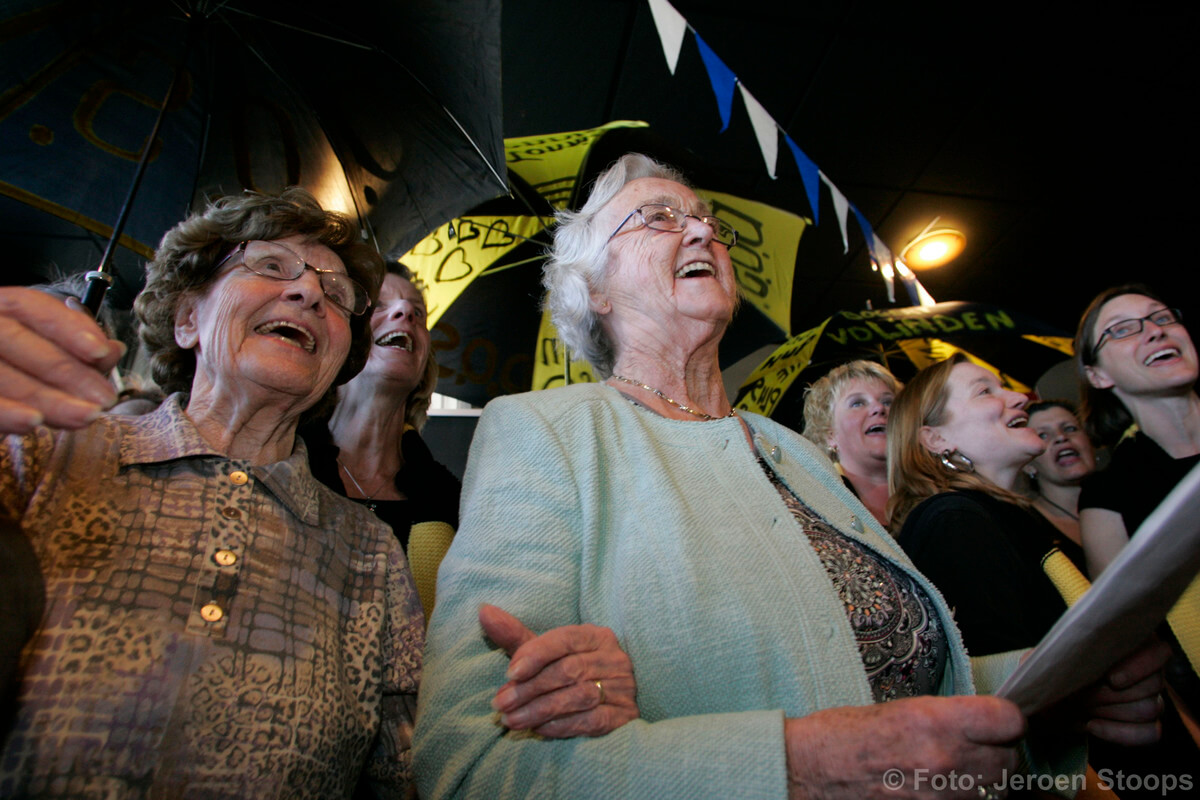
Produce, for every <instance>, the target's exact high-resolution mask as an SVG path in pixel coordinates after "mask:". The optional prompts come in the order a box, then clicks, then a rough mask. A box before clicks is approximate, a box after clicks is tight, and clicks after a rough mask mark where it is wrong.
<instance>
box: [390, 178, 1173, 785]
mask: <svg viewBox="0 0 1200 800" xmlns="http://www.w3.org/2000/svg"><path fill="white" fill-rule="evenodd" d="M560 223H561V224H560V226H559V228H558V230H557V232H556V235H555V245H554V250H553V254H552V257H551V260H550V262H549V263H548V265H547V267H546V285H547V288H548V289H549V290H550V295H549V296H550V300H549V305H550V309H551V312H552V314H553V317H554V321H555V324H556V325H557V326H558V330H559V333H560V335H562V337H563V338H564V340H565V341H566V342H567V343H568V345H569V346H570V347H571V348H572V349H573V350H575V352H577V353H580V354H582V355H583V356H584V357H586V358H587V359H588V360H589V361H590V362H591V364H592V366H593V367H594V368H595V370H596V372H597V373H598V374H599V375H600V376H601V377H602V378H603V381H602V382H601V383H598V384H585V385H576V386H570V387H565V388H561V389H554V390H549V391H544V392H536V393H531V394H525V395H517V396H513V397H506V398H501V399H499V400H496V401H493V403H492V404H491V405H489V406H488V408H487V409H486V410H485V411H484V414H483V417H482V418H481V420H480V423H479V427H478V430H477V433H476V436H475V441H474V443H473V445H472V451H471V457H470V461H469V463H468V467H467V472H466V476H465V478H464V486H463V504H462V509H461V511H462V520H461V526H460V528H459V531H458V535H457V536H456V538H455V540H454V543H453V544H452V545H451V547H450V551H449V553H448V554H447V556H446V560H445V561H444V562H443V566H442V571H441V573H440V575H439V580H438V608H437V612H436V614H435V615H434V616H433V619H432V620H431V625H430V630H429V639H428V649H427V658H428V661H427V672H426V679H425V682H424V684H423V685H422V690H421V698H420V709H419V714H418V722H417V731H416V739H415V741H414V747H415V762H414V768H415V771H416V774H417V781H418V788H419V790H420V793H421V795H422V796H423V797H426V798H431V799H432V798H441V797H450V796H453V797H492V798H496V797H499V798H503V797H526V796H540V797H551V796H558V797H572V798H578V797H597V798H599V797H603V798H612V797H681V798H683V797H686V798H691V797H701V796H705V797H740V798H749V797H773V798H781V797H785V796H790V797H848V798H849V797H853V798H861V797H873V796H887V797H896V796H897V795H896V794H895V793H894V792H893V789H895V788H896V785H895V783H888V782H887V781H885V773H886V774H887V775H889V776H890V777H891V778H892V780H894V779H895V776H897V775H899V776H902V777H901V780H902V781H905V782H906V785H904V786H903V792H902V795H901V796H910V797H927V796H933V795H935V794H937V796H940V797H946V796H955V797H972V798H978V797H980V796H981V792H980V791H978V789H979V786H980V785H982V786H987V785H990V784H992V783H995V782H999V781H1000V780H1001V779H1002V778H1003V776H1004V774H1005V770H1008V771H1009V772H1011V771H1012V770H1013V769H1014V768H1015V766H1016V763H1017V756H1016V743H1017V742H1018V741H1019V740H1020V739H1021V737H1022V735H1023V733H1024V731H1025V724H1026V722H1025V719H1024V718H1023V717H1022V715H1021V713H1020V712H1019V711H1018V710H1017V708H1016V707H1015V706H1014V705H1012V704H1011V703H1008V702H1006V701H1004V700H1000V699H997V698H993V697H974V696H969V695H971V694H973V692H974V690H975V688H976V679H977V677H978V676H973V674H972V669H971V664H970V663H969V661H968V659H967V655H966V652H965V651H964V649H963V647H962V644H961V640H960V638H959V636H958V633H957V631H956V629H955V627H954V623H953V621H952V619H951V614H950V610H949V608H947V606H946V604H945V603H944V602H943V601H942V599H941V597H940V595H939V594H938V592H937V590H936V589H934V588H933V586H932V585H930V584H929V582H928V581H927V580H926V579H925V578H924V577H922V576H921V575H920V573H918V572H917V571H916V570H915V569H914V568H913V567H912V565H911V563H910V562H909V561H908V559H907V558H906V557H905V556H904V554H903V552H902V551H901V550H900V548H899V547H898V546H897V545H896V544H895V542H894V541H893V540H892V539H891V538H890V537H889V536H887V534H886V533H885V532H884V531H883V529H882V528H881V527H880V526H879V524H878V523H877V522H876V521H875V519H874V518H873V517H872V516H871V514H870V512H868V511H867V510H866V509H865V508H864V507H863V505H862V504H861V503H860V502H859V501H858V500H857V499H856V498H855V497H854V495H853V494H852V493H851V492H850V491H849V490H847V489H846V487H845V486H844V485H843V484H842V482H841V481H840V480H839V478H838V476H837V474H836V473H835V472H834V471H833V470H832V469H831V468H830V464H829V461H828V459H826V458H825V456H824V455H823V454H822V453H821V452H820V450H819V449H818V448H816V447H814V446H813V445H812V444H811V443H809V442H807V441H805V440H804V439H802V438H801V437H800V436H798V435H796V434H795V433H793V432H791V431H789V430H788V429H786V428H784V427H782V426H780V425H778V424H776V423H774V422H772V421H771V420H769V419H766V418H764V417H760V416H757V415H755V414H750V413H744V412H737V413H735V412H734V410H733V409H732V407H731V405H730V402H729V399H728V397H727V396H726V394H725V391H724V389H723V385H722V381H721V373H720V369H719V367H718V363H717V347H718V345H719V343H720V340H721V337H722V335H723V334H724V332H725V329H726V327H727V326H728V324H729V322H730V318H731V317H732V314H733V310H734V307H735V306H736V304H737V286H736V279H735V276H734V272H733V265H732V262H731V259H730V254H729V249H730V248H731V247H733V246H734V245H735V244H736V242H737V235H736V233H735V232H734V231H733V230H732V229H731V228H730V226H729V225H727V224H726V223H725V222H723V221H722V220H720V219H719V218H717V217H714V216H713V215H712V213H711V211H710V210H709V208H708V206H707V205H706V204H705V203H704V202H703V201H701V200H700V198H699V197H697V195H696V193H695V192H694V191H693V190H692V189H691V188H690V187H689V186H688V185H687V184H686V183H685V182H684V180H683V179H682V177H681V176H680V175H679V174H678V173H676V172H675V171H673V170H671V169H669V168H666V167H664V166H662V165H660V164H657V163H655V162H653V161H651V160H650V159H648V158H646V157H644V156H638V155H627V156H625V157H623V158H622V159H620V160H619V161H618V162H617V163H616V164H615V165H614V166H613V167H611V168H610V169H609V170H608V171H607V172H606V173H605V174H604V175H602V176H601V177H600V179H599V180H598V181H597V182H596V185H595V187H594V188H593V190H592V193H591V196H590V197H589V199H588V201H587V203H586V204H585V205H584V207H583V209H582V210H581V211H580V212H578V213H563V214H562V215H561V217H560ZM484 601H487V602H499V603H500V604H501V605H503V606H504V607H505V608H507V609H508V610H510V611H512V612H513V613H515V614H517V615H518V616H519V617H521V618H522V619H523V620H524V621H525V622H526V623H527V624H529V625H530V626H531V627H532V628H534V629H535V630H536V629H539V628H548V627H552V626H555V625H564V624H577V623H594V624H597V625H604V626H608V627H610V628H612V629H613V630H614V631H615V632H616V634H617V637H618V638H619V639H620V642H621V644H622V646H623V647H624V649H625V650H626V652H628V654H629V656H630V658H631V659H632V660H633V664H634V670H635V674H636V676H637V681H638V691H637V704H638V708H639V710H640V713H641V718H640V719H636V720H633V721H631V722H629V723H627V724H625V725H623V726H621V727H619V728H617V729H616V730H614V731H613V732H611V733H609V734H607V735H605V736H602V737H598V738H590V739H571V740H558V741H543V740H537V739H533V738H530V737H528V736H525V735H521V734H520V733H517V732H513V731H511V730H505V727H506V726H505V720H504V718H503V717H501V718H499V719H496V718H495V716H494V714H493V713H492V711H493V707H494V705H500V704H502V702H503V700H504V698H503V697H502V696H501V697H494V686H495V683H496V681H497V679H498V678H500V677H501V676H503V675H504V674H505V673H506V670H507V672H508V674H510V675H511V674H513V673H520V672H521V671H522V670H523V669H524V668H525V667H524V665H523V664H521V663H519V662H518V661H516V660H515V659H514V661H513V662H512V663H510V662H509V661H508V660H507V659H506V658H505V656H504V654H503V653H502V652H499V651H498V650H496V649H494V648H491V647H489V645H488V643H487V642H486V640H485V639H484V637H482V636H481V635H480V632H479V625H478V623H477V622H476V614H477V609H478V606H479V604H480V603H481V602H484ZM1013 659H1015V656H1013ZM1156 659H1157V654H1155V657H1154V658H1142V659H1140V660H1137V661H1135V662H1132V663H1131V664H1130V665H1129V666H1128V668H1127V673H1128V674H1130V675H1143V674H1145V673H1146V672H1153V670H1154V669H1155V668H1156V667H1157V660H1156ZM1010 663H1011V661H1010ZM981 683H982V681H981ZM596 689H597V692H598V693H599V694H603V693H604V691H605V690H604V688H603V680H600V681H597V685H596ZM1149 691H1150V690H1149V689H1148V688H1147V686H1146V685H1144V684H1139V686H1138V688H1136V689H1135V690H1133V695H1134V696H1132V697H1125V696H1121V697H1119V698H1118V699H1119V700H1126V699H1140V698H1142V697H1143V696H1144V695H1146V693H1147V692H1149ZM501 694H503V693H501ZM930 695H960V696H956V697H935V696H930ZM1105 699H1111V698H1105ZM1149 705H1150V704H1148V703H1147V704H1144V705H1143V706H1140V707H1138V710H1139V711H1140V713H1141V717H1139V719H1142V720H1145V725H1149V727H1150V729H1151V730H1153V721H1152V720H1153V714H1152V709H1150V708H1149ZM1137 727H1138V728H1139V730H1140V729H1141V728H1142V727H1144V726H1137ZM1077 755H1081V754H1077ZM1081 765H1082V760H1081V759H1077V763H1076V766H1081ZM922 770H930V772H928V773H922V772H921V771H922ZM951 770H954V771H956V772H957V773H958V774H960V775H971V776H972V777H973V781H972V782H971V785H970V786H965V782H964V783H961V784H959V785H958V786H957V787H951V790H950V791H946V789H947V787H946V786H945V785H943V784H938V788H939V789H942V790H943V791H942V792H940V793H939V792H935V791H934V788H933V787H932V786H931V785H930V784H929V782H928V781H925V782H922V781H920V780H916V776H918V775H921V774H926V775H928V774H934V773H940V774H947V773H949V772H950V771H951ZM982 794H983V795H988V796H997V795H996V793H995V792H993V791H992V790H990V789H988V790H983V792H982Z"/></svg>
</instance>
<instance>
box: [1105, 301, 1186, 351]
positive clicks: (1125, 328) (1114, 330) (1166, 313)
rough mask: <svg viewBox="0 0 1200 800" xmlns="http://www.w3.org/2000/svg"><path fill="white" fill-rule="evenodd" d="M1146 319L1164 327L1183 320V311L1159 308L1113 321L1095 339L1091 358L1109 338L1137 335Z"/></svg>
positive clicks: (1125, 337)
mask: <svg viewBox="0 0 1200 800" xmlns="http://www.w3.org/2000/svg"><path fill="white" fill-rule="evenodd" d="M1147 320H1149V321H1150V322H1153V323H1154V324H1155V325H1157V326H1158V327H1160V328H1165V327H1167V326H1168V325H1178V324H1179V323H1180V322H1183V313H1182V312H1180V310H1179V309H1178V308H1160V309H1159V310H1158V311H1155V312H1154V313H1153V314H1147V315H1146V316H1144V317H1135V318H1134V319H1123V320H1120V321H1119V322H1114V323H1113V324H1112V325H1109V326H1108V327H1107V328H1105V329H1104V330H1103V331H1101V332H1100V338H1099V339H1097V340H1096V346H1095V347H1093V348H1092V360H1093V361H1095V359H1096V354H1097V353H1099V352H1100V347H1101V345H1103V344H1104V343H1105V342H1107V341H1108V340H1109V339H1128V338H1129V337H1130V336H1137V335H1138V334H1139V333H1141V332H1142V329H1144V328H1145V327H1146V321H1147Z"/></svg>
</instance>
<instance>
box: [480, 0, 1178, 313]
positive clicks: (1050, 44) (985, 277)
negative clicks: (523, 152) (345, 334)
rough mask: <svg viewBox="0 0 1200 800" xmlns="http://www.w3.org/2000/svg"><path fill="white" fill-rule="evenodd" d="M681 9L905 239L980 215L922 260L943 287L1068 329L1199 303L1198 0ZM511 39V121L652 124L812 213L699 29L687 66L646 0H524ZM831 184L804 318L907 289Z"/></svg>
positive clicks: (509, 22)
mask: <svg viewBox="0 0 1200 800" xmlns="http://www.w3.org/2000/svg"><path fill="white" fill-rule="evenodd" d="M673 5H674V6H675V8H676V9H677V10H678V11H679V12H680V13H681V14H682V15H683V16H684V17H685V18H686V19H687V20H688V22H689V24H690V25H691V26H692V28H693V29H694V30H695V32H696V33H697V34H698V35H699V36H700V37H702V38H703V39H704V41H705V42H707V43H708V45H709V46H710V47H711V48H712V49H713V50H714V51H715V52H716V54H717V55H718V56H720V58H721V59H722V60H723V61H724V62H725V64H726V65H727V66H728V67H729V68H730V69H732V70H733V72H734V73H735V74H736V75H737V76H738V78H739V79H740V80H741V81H742V82H743V83H744V84H745V85H746V87H747V88H748V89H749V90H750V91H751V92H752V93H753V94H754V96H755V97H756V98H757V99H758V100H759V102H761V103H762V105H763V106H764V107H765V108H766V109H767V111H769V112H770V114H771V115H772V116H773V117H774V118H775V120H776V121H777V122H778V123H779V124H780V126H781V127H782V128H783V129H785V130H786V131H787V132H788V133H789V134H790V135H791V137H792V138H793V139H794V140H795V141H796V143H797V144H798V145H799V146H800V147H801V148H802V149H803V150H804V151H805V152H806V153H807V154H808V156H809V157H810V158H812V160H813V161H815V162H816V163H817V164H818V165H819V166H820V167H821V169H822V171H823V172H824V173H825V174H826V175H828V176H829V178H830V179H831V180H832V181H833V182H834V183H835V184H836V185H837V186H838V187H839V188H840V189H841V190H842V191H843V192H844V193H845V195H846V196H847V198H848V199H849V200H850V202H851V203H853V204H854V205H856V206H857V207H858V208H859V209H860V210H861V211H862V212H863V214H864V216H865V217H866V218H867V219H868V220H869V222H870V223H871V224H872V225H873V226H874V228H875V230H876V232H877V233H879V235H880V237H881V238H882V239H883V240H884V241H885V242H887V243H888V244H889V245H890V246H891V247H892V248H893V249H895V250H897V251H898V250H899V249H900V247H901V246H902V245H903V244H904V243H906V242H907V241H908V240H909V239H910V238H911V237H913V236H914V235H915V234H917V233H918V232H919V231H920V230H921V229H922V228H924V227H925V226H926V224H927V223H929V222H930V221H931V220H932V219H933V217H934V216H938V215H940V216H941V218H942V221H943V222H947V223H954V224H955V225H956V226H957V227H960V228H961V229H962V230H964V231H965V232H966V233H967V236H968V240H969V241H968V245H967V249H966V251H965V252H964V253H963V255H962V256H960V257H959V258H958V259H957V261H955V262H953V263H952V264H950V265H948V266H946V267H943V268H941V269H940V270H934V271H926V272H923V273H920V274H919V277H920V279H921V281H922V282H923V283H924V284H925V286H926V287H927V288H928V290H929V291H930V293H931V294H932V295H933V296H934V297H935V298H936V299H938V300H976V301H985V302H991V303H997V304H1000V305H1004V306H1009V307H1012V308H1014V309H1017V310H1020V311H1024V312H1027V313H1030V314H1033V315H1036V316H1039V317H1041V318H1043V319H1044V320H1046V321H1047V322H1050V323H1053V324H1055V325H1058V326H1060V327H1061V328H1063V329H1064V330H1068V329H1073V327H1074V324H1075V321H1076V319H1077V318H1078V315H1079V313H1080V311H1081V310H1082V309H1083V307H1084V305H1085V304H1086V302H1087V301H1088V299H1089V298H1090V297H1091V296H1092V295H1093V294H1095V293H1096V292H1097V291H1099V290H1100V289H1102V288H1104V287H1106V286H1108V285H1111V284H1115V283H1120V282H1125V281H1130V280H1139V281H1146V282H1148V283H1150V284H1151V285H1153V286H1154V287H1156V288H1158V289H1159V290H1160V291H1161V292H1163V293H1165V294H1167V295H1168V297H1169V298H1170V299H1171V300H1172V302H1174V303H1176V304H1179V305H1183V306H1184V307H1185V308H1186V307H1187V305H1188V299H1187V297H1185V295H1184V292H1183V290H1184V289H1185V288H1191V286H1193V285H1194V281H1192V279H1191V278H1190V277H1189V273H1190V272H1191V269H1192V268H1191V265H1190V264H1189V262H1188V261H1187V259H1188V258H1189V256H1188V253H1189V252H1190V241H1189V240H1190V237H1189V236H1188V234H1187V231H1188V230H1189V228H1190V225H1191V223H1192V220H1193V219H1194V218H1195V211H1196V208H1197V198H1196V196H1195V195H1194V193H1193V191H1192V183H1193V182H1194V180H1195V175H1196V157H1195V155H1194V149H1193V147H1192V140H1193V138H1194V136H1193V133H1192V130H1191V127H1192V123H1189V122H1188V120H1189V119H1191V116H1190V112H1188V111H1187V108H1188V107H1189V106H1190V105H1191V103H1192V102H1193V101H1194V99H1195V88H1196V83H1197V71H1196V68H1195V67H1194V66H1193V63H1192V61H1193V53H1192V41H1193V39H1194V37H1195V35H1196V33H1197V25H1196V21H1197V20H1196V16H1197V15H1196V11H1195V10H1193V9H1191V8H1190V7H1185V6H1184V5H1183V4H1170V5H1169V6H1168V5H1165V4H1164V5H1161V6H1160V5H1156V4H1140V5H1137V6H1134V5H1132V4H1089V5H1087V6H1085V5H1078V4H1049V3H1036V4H1035V3H1017V4H1004V5H1000V6H995V7H994V8H995V11H993V12H990V13H989V12H987V11H985V10H984V7H982V6H973V5H969V4H961V3H960V4H953V5H951V4H944V5H938V4H923V3H894V2H893V3H889V2H876V1H871V2H828V1H826V2H803V1H800V0H798V1H796V2H787V3H755V2H750V3H734V2H727V1H725V2H714V1H713V0H675V2H674V3H673ZM502 36H503V39H502V41H503V87H504V114H505V117H504V131H505V136H510V137H511V136H524V135H530V134H536V133H549V132H556V131H566V130H575V129H582V128H589V127H593V126H596V125H599V124H602V123H604V122H607V121H609V120H613V119H641V120H645V121H647V122H649V123H651V126H652V128H653V129H654V130H655V131H656V132H657V133H659V134H661V135H662V136H664V137H665V138H666V139H668V140H669V141H671V142H672V143H673V144H674V145H676V146H678V147H679V148H681V150H683V151H684V152H683V155H682V156H681V157H680V160H682V161H684V162H685V163H683V164H681V166H684V167H685V169H694V168H696V165H700V166H701V168H702V169H704V170H706V171H712V172H715V173H720V174H722V175H725V176H727V177H728V179H729V182H730V184H731V185H733V186H736V187H738V188H740V189H742V190H744V191H745V192H746V193H747V195H748V196H760V197H764V198H767V197H779V198H781V200H780V201H779V202H778V203H777V204H779V205H789V204H790V205H791V206H792V207H793V209H794V210H798V211H800V212H801V213H804V214H806V215H807V214H808V213H809V212H808V211H807V202H806V201H805V200H804V199H803V194H802V190H801V189H800V188H799V187H800V181H799V180H798V178H797V177H796V171H795V168H794V166H792V162H791V160H790V158H791V157H790V155H788V154H787V149H786V147H785V146H783V145H782V144H781V148H780V149H781V152H780V156H779V164H780V170H779V172H780V177H779V179H778V180H777V181H774V182H772V181H771V179H770V178H769V177H767V175H766V172H765V170H764V169H763V167H762V159H761V156H760V154H759V149H758V146H757V144H756V143H755V139H754V136H753V133H752V129H751V126H750V123H749V120H748V118H747V116H746V112H745V110H744V108H743V105H742V101H741V100H740V99H735V100H734V107H733V118H732V122H731V124H730V126H729V129H728V130H726V131H725V132H723V133H722V132H720V126H721V123H720V118H719V115H718V112H717V107H716V102H715V100H714V98H713V93H712V91H711V90H710V87H709V83H708V80H707V78H706V73H705V72H704V68H703V66H702V62H701V60H700V56H699V54H698V50H697V47H696V44H695V41H694V37H693V36H692V35H691V34H690V33H689V34H688V35H687V36H686V37H685V40H684V44H683V51H682V54H681V57H680V63H679V68H678V70H677V72H676V74H675V75H674V76H672V75H671V74H670V72H669V71H668V69H667V66H666V61H665V59H664V56H663V51H662V47H661V46H660V44H659V40H658V35H657V32H656V29H655V26H654V23H653V19H652V17H651V14H650V10H649V7H648V5H647V4H646V2H645V0H588V2H574V1H571V2H563V0H506V2H505V3H504V6H503V24H502ZM787 167H791V173H790V174H788V173H787ZM694 177H697V183H700V184H701V185H706V183H705V182H704V181H703V180H701V179H700V178H699V176H694ZM714 188H715V187H714ZM729 191H732V189H729ZM734 193H738V192H734ZM823 197H824V199H823V203H824V204H823V205H822V208H821V220H820V223H821V224H820V225H819V226H818V227H817V228H816V229H814V230H810V231H809V232H808V233H806V234H805V237H804V239H803V240H802V241H801V246H800V254H799V263H798V266H797V276H796V285H795V295H794V301H793V329H794V330H802V329H803V328H805V327H808V326H810V325H812V324H815V323H816V322H819V321H820V320H821V319H823V318H824V317H825V316H827V315H828V314H829V313H831V312H832V311H834V310H837V309H839V308H844V309H859V308H863V307H865V304H866V303H867V302H868V301H869V302H870V303H872V304H873V305H874V307H876V308H883V307H886V306H888V305H889V304H888V301H887V296H886V292H885V289H884V285H883V281H882V280H881V279H880V278H879V277H878V275H877V274H875V273H872V272H871V271H870V267H869V262H868V255H867V251H866V249H865V248H864V247H863V242H862V237H861V236H860V235H858V232H857V227H856V225H855V224H854V222H853V221H851V223H850V228H851V238H850V251H849V253H848V254H846V255H843V253H842V244H841V238H840V234H839V233H838V231H837V224H836V222H835V218H834V215H833V213H832V206H831V205H830V204H829V203H830V201H829V198H828V193H824V195H823ZM896 294H897V300H898V301H900V302H901V303H905V304H906V303H907V298H906V296H905V293H904V291H903V290H902V289H901V288H900V287H899V286H897V292H896Z"/></svg>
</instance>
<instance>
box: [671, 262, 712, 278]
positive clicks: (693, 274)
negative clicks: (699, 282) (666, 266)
mask: <svg viewBox="0 0 1200 800" xmlns="http://www.w3.org/2000/svg"><path fill="white" fill-rule="evenodd" d="M716 274H717V272H716V270H714V269H713V267H712V264H705V263H704V262H703V261H694V262H692V263H691V264H684V265H683V266H682V267H680V268H679V269H677V270H675V277H676V278H702V277H704V276H706V275H707V276H710V277H711V276H713V275H716Z"/></svg>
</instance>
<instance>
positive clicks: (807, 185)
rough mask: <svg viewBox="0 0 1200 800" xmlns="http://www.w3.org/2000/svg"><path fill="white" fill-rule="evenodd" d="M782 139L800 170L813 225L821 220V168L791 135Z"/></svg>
mask: <svg viewBox="0 0 1200 800" xmlns="http://www.w3.org/2000/svg"><path fill="white" fill-rule="evenodd" d="M783 140H784V141H785V142H787V145H788V147H789V148H791V151H792V158H794V159H796V168H797V169H799V170H800V180H802V181H804V193H805V194H806V195H808V206H809V208H811V209H812V212H813V225H818V224H820V221H821V220H820V213H821V212H820V209H821V182H820V175H821V170H819V169H817V165H816V164H814V163H813V160H812V159H811V158H809V157H808V156H807V155H805V154H804V151H803V150H801V149H800V145H798V144H796V143H795V142H793V141H792V137H791V136H788V135H786V134H785V135H784V137H783ZM843 227H844V225H843ZM842 238H843V239H845V238H846V237H845V236H843V237H842ZM847 249H848V248H847Z"/></svg>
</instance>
